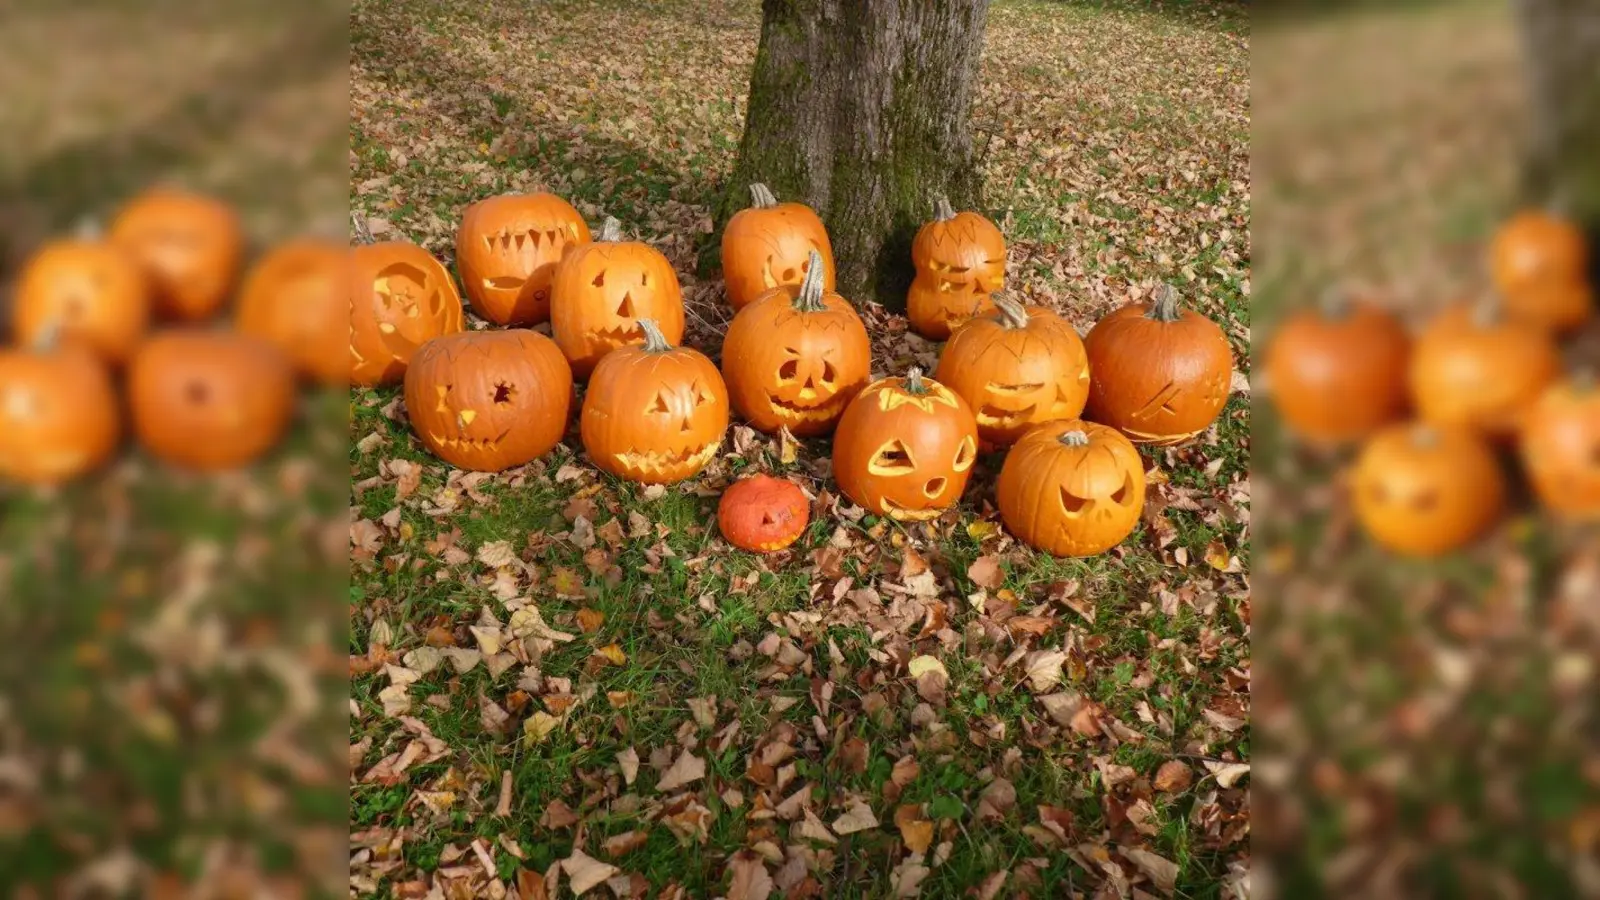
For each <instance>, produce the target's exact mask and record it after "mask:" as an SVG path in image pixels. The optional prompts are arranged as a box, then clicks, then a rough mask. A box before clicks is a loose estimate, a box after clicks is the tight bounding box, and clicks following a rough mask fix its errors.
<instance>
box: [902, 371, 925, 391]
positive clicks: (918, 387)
mask: <svg viewBox="0 0 1600 900" xmlns="http://www.w3.org/2000/svg"><path fill="white" fill-rule="evenodd" d="M905 392H906V393H908V394H926V393H927V392H928V383H927V382H925V381H923V380H922V370H921V369H919V368H917V367H916V366H912V367H911V371H909V372H907V373H906V379H905Z"/></svg>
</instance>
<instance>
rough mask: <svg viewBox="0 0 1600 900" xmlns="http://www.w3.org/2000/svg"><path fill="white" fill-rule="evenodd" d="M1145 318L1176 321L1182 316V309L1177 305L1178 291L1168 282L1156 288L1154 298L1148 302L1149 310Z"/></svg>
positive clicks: (1158, 320)
mask: <svg viewBox="0 0 1600 900" xmlns="http://www.w3.org/2000/svg"><path fill="white" fill-rule="evenodd" d="M1144 315H1145V318H1147V319H1155V320H1156V321H1157V322H1176V321H1178V320H1179V319H1181V318H1183V310H1182V309H1181V308H1180V307H1179V306H1178V292H1177V290H1176V289H1175V288H1173V286H1172V285H1170V284H1163V285H1161V286H1159V287H1157V288H1156V293H1155V299H1154V300H1153V301H1152V302H1151V303H1150V310H1149V311H1148V312H1146V313H1145V314H1144Z"/></svg>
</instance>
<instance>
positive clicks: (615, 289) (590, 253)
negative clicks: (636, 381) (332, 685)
mask: <svg viewBox="0 0 1600 900" xmlns="http://www.w3.org/2000/svg"><path fill="white" fill-rule="evenodd" d="M551 291H552V293H551V295H550V329H551V332H552V333H553V334H554V335H555V339H556V345H557V346H559V347H560V348H561V352H562V353H564V354H566V356H567V361H568V362H570V363H572V374H573V377H575V378H580V379H581V378H587V377H589V373H590V372H593V371H594V367H595V365H596V364H597V363H599V362H600V358H601V357H603V356H605V355H606V354H607V353H610V352H611V351H612V350H615V349H617V348H618V347H626V346H628V345H630V344H632V345H638V344H642V343H644V332H643V330H641V329H640V327H639V320H640V319H652V320H654V321H655V322H656V325H657V327H658V328H659V329H660V330H661V333H662V334H663V335H665V336H666V339H667V342H668V343H669V344H676V343H677V342H678V341H681V340H683V290H682V288H680V287H679V286H678V275H677V273H676V272H674V271H672V263H670V262H668V261H667V258H666V257H665V256H662V255H661V251H659V250H657V249H656V248H654V247H652V246H650V245H649V244H646V243H644V242H642V241H623V240H622V228H621V226H620V225H619V224H618V223H617V220H616V219H611V218H608V219H606V221H605V225H604V227H603V228H601V231H600V239H599V240H597V241H594V242H592V243H588V244H580V245H578V246H576V247H573V248H572V250H571V251H570V252H568V253H567V255H566V258H565V259H564V260H563V261H562V262H561V264H560V265H559V266H557V267H556V274H555V281H554V283H553V285H552V287H551Z"/></svg>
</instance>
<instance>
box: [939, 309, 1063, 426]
mask: <svg viewBox="0 0 1600 900" xmlns="http://www.w3.org/2000/svg"><path fill="white" fill-rule="evenodd" d="M995 303H996V306H997V309H996V311H995V312H994V313H993V314H991V315H986V316H979V317H977V318H975V319H972V320H970V321H968V322H967V323H966V324H965V325H962V326H961V327H960V328H957V329H956V331H955V334H953V335H951V336H950V342H949V343H947V344H945V345H944V350H943V351H941V352H940V353H939V367H938V369H936V370H935V371H934V377H935V378H937V379H938V380H939V382H940V383H942V384H947V385H949V386H950V389H951V390H953V391H955V392H956V393H957V394H960V395H961V399H963V400H965V401H967V404H968V405H969V406H971V407H972V408H973V410H975V415H976V417H977V421H978V439H979V440H980V441H982V442H983V443H984V444H985V445H986V446H989V447H1009V446H1010V445H1012V444H1014V443H1016V441H1017V439H1018V438H1020V437H1022V435H1023V433H1024V432H1026V431H1027V430H1028V429H1029V428H1032V427H1033V426H1034V425H1038V424H1040V423H1042V422H1053V421H1056V420H1059V419H1076V418H1077V417H1078V416H1079V414H1081V413H1082V412H1083V404H1084V401H1085V400H1086V399H1088V396H1089V357H1088V355H1087V354H1086V353H1085V352H1084V349H1083V341H1082V340H1081V339H1080V338H1079V337H1078V332H1077V331H1076V330H1075V329H1073V327H1072V325H1070V324H1069V323H1068V322H1067V321H1066V320H1065V319H1063V318H1061V317H1060V316H1058V315H1056V314H1055V313H1053V312H1051V311H1050V310H1048V309H1045V308H1044V307H1041V306H1030V307H1024V306H1023V305H1022V304H1020V303H1018V302H1016V301H1015V300H1012V299H1010V298H1007V297H996V299H995Z"/></svg>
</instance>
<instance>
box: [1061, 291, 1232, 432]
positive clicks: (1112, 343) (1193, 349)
mask: <svg viewBox="0 0 1600 900" xmlns="http://www.w3.org/2000/svg"><path fill="white" fill-rule="evenodd" d="M1083 343H1084V349H1085V350H1087V351H1088V355H1089V371H1090V372H1092V373H1093V374H1094V379H1093V381H1092V382H1091V383H1090V385H1089V402H1088V404H1087V407H1086V410H1087V412H1086V418H1089V419H1092V420H1094V421H1096V422H1103V423H1105V424H1107V425H1110V426H1111V427H1113V428H1115V429H1117V430H1118V431H1121V432H1122V433H1123V434H1125V435H1127V436H1128V437H1129V438H1130V439H1131V440H1133V442H1134V443H1138V444H1156V445H1168V444H1178V443H1182V442H1183V441H1186V440H1188V439H1189V438H1192V437H1194V436H1195V435H1197V434H1199V433H1200V432H1202V431H1205V430H1206V429H1207V428H1209V427H1210V426H1211V423H1212V422H1214V421H1216V418H1217V416H1218V414H1220V413H1221V412H1222V407H1223V406H1224V405H1226V404H1227V402H1228V390H1229V388H1230V386H1231V380H1232V375H1233V351H1232V350H1231V349H1230V348H1229V346H1228V339H1227V338H1226V337H1224V336H1223V333H1222V329H1221V328H1219V327H1217V323H1215V322H1213V321H1211V320H1210V319H1208V318H1206V317H1205V316H1202V315H1200V314H1199V313H1197V312H1195V311H1194V310H1190V309H1182V308H1180V307H1179V305H1178V294H1177V291H1174V290H1173V289H1172V287H1171V286H1170V285H1162V286H1161V287H1160V288H1159V289H1158V290H1157V292H1156V297H1155V301H1154V302H1153V303H1148V304H1147V303H1130V304H1128V305H1127V306H1124V307H1122V308H1121V309H1119V310H1117V311H1115V312H1113V313H1111V314H1110V315H1108V316H1106V317H1105V318H1103V319H1101V320H1100V321H1099V322H1096V323H1095V326H1094V328H1092V329H1090V330H1089V335H1088V337H1086V338H1085V339H1084V342H1083Z"/></svg>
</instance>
